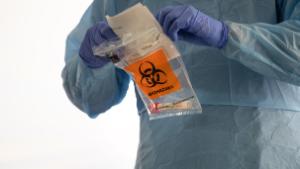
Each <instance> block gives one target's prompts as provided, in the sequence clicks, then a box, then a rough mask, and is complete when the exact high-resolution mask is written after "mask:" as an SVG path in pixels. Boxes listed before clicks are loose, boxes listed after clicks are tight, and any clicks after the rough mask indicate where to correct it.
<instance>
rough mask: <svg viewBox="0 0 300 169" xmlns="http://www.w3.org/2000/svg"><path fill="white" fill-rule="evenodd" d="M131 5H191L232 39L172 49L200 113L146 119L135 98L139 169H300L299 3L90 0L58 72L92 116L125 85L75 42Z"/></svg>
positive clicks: (76, 101) (119, 95)
mask: <svg viewBox="0 0 300 169" xmlns="http://www.w3.org/2000/svg"><path fill="white" fill-rule="evenodd" d="M137 2H142V3H143V4H144V5H146V6H147V7H148V8H149V9H150V10H151V11H152V12H153V14H155V13H156V11H158V10H159V9H160V8H162V7H164V6H167V5H178V4H190V5H192V6H194V7H196V8H198V9H200V10H201V11H202V12H203V13H205V14H208V15H210V16H212V17H214V18H216V19H219V20H222V21H225V23H227V24H228V26H229V30H230V33H229V40H228V43H227V45H226V46H225V47H224V48H223V49H221V50H219V49H214V48H209V47H205V46H197V45H192V44H189V43H187V42H182V41H180V42H176V46H177V47H178V49H179V51H180V52H181V54H182V57H183V60H184V63H185V64H186V67H187V71H188V73H189V76H190V79H191V82H192V85H193V87H194V89H195V91H196V93H197V95H198V98H199V100H200V102H201V103H202V106H203V114H201V115H191V116H183V117H173V118H166V119H160V120H154V121H149V117H148V115H147V113H146V111H145V107H144V105H143V103H142V101H141V100H140V98H139V96H138V95H137V107H138V111H139V115H140V144H139V149H138V154H137V161H136V169H299V168H300V0H226V1H225V0H214V1H212V0H177V1H172V0H159V1H154V0H152V1H150V0H144V1H138V0H95V1H94V2H93V3H92V5H91V6H90V7H89V8H88V9H87V11H86V12H85V14H84V16H83V17H82V19H81V21H80V23H79V25H78V26H77V27H76V28H75V29H74V30H73V31H72V32H71V34H70V35H69V36H68V39H67V48H66V56H65V62H66V65H65V68H64V70H63V73H62V77H63V81H64V88H65V90H66V93H67V95H68V97H69V99H70V100H71V101H72V103H74V105H76V106H77V107H78V108H79V109H81V110H82V111H84V112H85V113H87V114H88V115H89V116H90V117H93V118H94V117H96V116H97V115H98V114H100V113H103V112H105V111H107V110H108V109H109V108H110V107H112V106H114V105H116V104H118V103H119V102H120V101H121V100H122V98H123V97H124V96H125V95H126V91H127V89H128V83H129V79H130V78H129V76H128V75H127V74H126V73H125V72H124V71H122V70H120V69H117V68H115V67H114V66H113V64H111V63H109V64H107V65H106V66H104V67H103V68H100V69H89V68H88V67H86V66H85V65H84V63H83V62H82V61H81V59H80V57H79V56H78V50H79V47H80V43H81V41H82V39H83V37H84V35H85V32H86V30H87V29H88V28H89V27H91V26H93V25H94V24H95V23H97V22H98V21H101V20H104V16H105V15H111V16H112V15H115V14H117V13H119V12H121V11H123V10H125V9H127V8H128V7H130V6H132V5H134V4H135V3H137ZM120 113H121V112H120ZM99 134H101V133H99Z"/></svg>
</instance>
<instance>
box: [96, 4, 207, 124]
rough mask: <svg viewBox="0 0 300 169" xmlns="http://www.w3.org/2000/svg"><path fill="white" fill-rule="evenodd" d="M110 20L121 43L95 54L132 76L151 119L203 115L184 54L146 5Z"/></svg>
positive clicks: (97, 50)
mask: <svg viewBox="0 0 300 169" xmlns="http://www.w3.org/2000/svg"><path fill="white" fill-rule="evenodd" d="M107 21H108V23H109V25H110V26H111V28H112V29H113V30H114V32H115V33H116V34H117V35H118V36H119V37H120V40H118V41H113V42H107V43H103V44H101V45H100V46H97V47H96V48H94V50H93V51H94V54H95V55H97V56H99V57H109V58H111V60H112V61H113V63H114V64H115V66H117V67H119V68H121V69H123V70H125V71H126V72H127V73H129V74H130V75H131V77H132V79H133V80H134V82H135V84H136V86H137V89H138V92H139V95H140V96H141V98H142V100H143V102H144V104H145V106H146V108H147V112H148V114H149V117H150V119H157V118H163V117H170V116H179V115H187V114H198V113H201V112H202V108H201V105H200V103H199V100H198V98H197V95H196V94H195V92H194V90H193V88H192V85H191V83H190V80H189V77H188V74H187V71H186V68H185V66H184V63H183V61H182V59H181V56H180V53H179V52H178V50H177V49H176V47H175V45H174V44H173V43H172V41H170V40H169V38H168V37H167V36H166V35H165V34H164V33H163V31H162V29H161V27H160V25H159V24H158V23H157V22H156V20H155V18H154V17H153V15H152V14H151V12H150V11H149V10H148V9H147V8H146V7H145V6H143V5H142V4H140V3H139V4H137V5H135V6H133V7H131V8H129V9H127V10H125V11H124V12H122V13H120V14H118V15H116V16H113V17H107Z"/></svg>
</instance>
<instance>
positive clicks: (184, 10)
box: [156, 5, 228, 48]
mask: <svg viewBox="0 0 300 169" xmlns="http://www.w3.org/2000/svg"><path fill="white" fill-rule="evenodd" d="M156 19H157V20H158V22H159V23H160V24H161V26H162V27H163V30H164V31H165V33H166V34H167V35H168V36H169V37H170V38H171V39H172V40H173V41H177V40H178V39H179V40H186V41H189V42H192V43H197V44H201V45H208V46H213V47H217V48H222V47H224V46H225V44H226V42H227V37H228V27H227V26H226V25H225V24H224V23H223V22H220V21H218V20H216V19H213V18H211V17H209V16H207V15H205V14H204V13H202V12H201V11H199V10H198V9H196V8H194V7H192V6H188V5H180V6H168V7H165V8H163V9H161V10H160V11H159V12H158V13H157V15H156Z"/></svg>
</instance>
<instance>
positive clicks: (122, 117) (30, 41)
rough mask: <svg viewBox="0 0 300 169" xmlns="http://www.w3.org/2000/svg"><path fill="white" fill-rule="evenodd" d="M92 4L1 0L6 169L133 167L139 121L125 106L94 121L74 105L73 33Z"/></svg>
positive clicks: (1, 149)
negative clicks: (68, 87) (66, 77)
mask: <svg viewBox="0 0 300 169" xmlns="http://www.w3.org/2000/svg"><path fill="white" fill-rule="evenodd" d="M91 2H92V0H48V1H45V0H26V1H25V0H24V1H23V0H6V1H5V0H0V57H1V61H0V76H1V83H0V92H1V95H0V169H132V168H133V167H134V161H135V158H136V151H137V146H138V123H139V122H138V115H137V112H136V109H135V97H134V93H133V88H132V86H131V88H130V90H129V92H128V94H127V97H126V99H125V100H124V101H123V102H122V104H120V105H118V106H116V107H114V108H113V109H111V110H110V111H108V112H106V113H105V114H102V115H100V116H99V117H98V118H97V119H94V120H92V119H89V118H88V117H87V116H86V115H85V114H84V113H82V112H80V111H79V110H78V109H77V108H75V107H74V106H73V105H72V104H71V103H70V101H69V100H68V99H67V97H66V95H65V93H64V90H63V88H62V79H61V76H60V74H61V70H62V68H63V66H64V61H63V57H64V50H65V49H64V48H65V39H66V36H67V34H68V33H69V32H70V31H71V30H72V29H73V28H74V27H75V26H76V24H77V23H78V22H79V19H80V17H81V15H82V14H83V12H84V11H85V9H86V8H87V7H88V5H89V4H90V3H91Z"/></svg>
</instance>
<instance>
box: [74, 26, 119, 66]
mask: <svg viewBox="0 0 300 169" xmlns="http://www.w3.org/2000/svg"><path fill="white" fill-rule="evenodd" d="M118 39H119V38H118V36H117V35H116V34H115V33H114V32H113V30H112V29H111V28H110V27H109V25H108V24H107V23H106V22H104V21H102V22H99V23H97V24H96V25H94V26H93V27H91V28H90V29H89V30H88V31H87V33H86V35H85V37H84V39H83V41H82V43H81V46H80V50H79V56H80V57H81V59H82V60H83V61H84V63H85V64H86V65H87V66H88V67H89V68H101V67H102V66H104V65H105V64H107V63H108V62H110V59H108V58H105V57H99V56H95V55H94V53H93V47H95V46H98V45H100V44H102V43H105V42H108V41H115V40H118Z"/></svg>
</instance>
